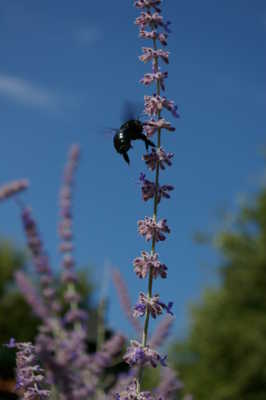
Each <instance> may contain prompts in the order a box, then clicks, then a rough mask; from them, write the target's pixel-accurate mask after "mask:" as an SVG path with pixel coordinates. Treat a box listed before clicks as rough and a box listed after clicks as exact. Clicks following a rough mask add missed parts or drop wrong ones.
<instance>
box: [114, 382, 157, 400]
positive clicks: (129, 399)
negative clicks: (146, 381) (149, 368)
mask: <svg viewBox="0 0 266 400" xmlns="http://www.w3.org/2000/svg"><path fill="white" fill-rule="evenodd" d="M114 396H115V400H153V399H154V398H153V396H152V394H151V393H150V392H147V391H146V392H139V391H138V390H137V381H136V379H134V381H132V382H131V383H130V384H129V385H128V386H127V387H126V389H125V390H124V391H122V392H120V393H115V395H114Z"/></svg>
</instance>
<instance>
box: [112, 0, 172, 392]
mask: <svg viewBox="0 0 266 400" xmlns="http://www.w3.org/2000/svg"><path fill="white" fill-rule="evenodd" d="M161 3H162V2H161V0H139V1H135V2H134V4H135V7H136V8H137V9H140V10H141V14H140V16H139V17H137V18H136V21H135V22H136V25H137V26H138V27H139V35H140V37H141V38H144V39H146V40H151V41H152V47H143V48H142V51H143V54H142V55H141V56H140V57H139V58H140V60H141V61H142V62H144V63H147V62H148V61H151V63H152V72H149V73H146V74H145V75H144V77H143V78H142V79H141V83H143V84H144V85H145V86H147V85H150V84H152V83H155V88H156V89H155V93H154V94H153V95H151V96H144V105H145V108H144V112H145V114H146V115H148V116H149V117H150V119H149V120H147V121H146V122H145V123H144V129H145V131H146V134H147V136H148V137H151V136H152V135H154V134H155V133H157V148H156V150H155V149H152V151H151V153H149V154H145V155H144V156H143V160H144V162H145V163H146V166H147V167H148V169H149V170H150V171H153V172H155V178H154V181H150V180H148V179H147V178H146V175H145V174H143V173H141V175H140V182H141V190H142V198H143V200H144V201H148V200H149V199H153V216H152V217H145V218H144V219H143V220H140V221H138V231H139V234H140V235H141V236H143V237H144V238H145V239H146V241H151V250H150V252H147V251H143V252H142V254H141V257H137V258H136V259H135V260H134V261H133V265H134V269H135V273H136V275H137V276H138V277H139V278H147V279H148V290H147V293H146V294H145V293H143V292H141V293H140V294H139V298H138V302H137V304H136V305H135V307H134V310H133V316H135V317H144V318H145V321H144V328H143V334H142V340H141V342H139V341H137V340H131V342H130V346H129V347H128V349H127V351H126V354H125V356H124V360H125V361H126V362H127V363H128V364H129V365H130V366H131V367H136V366H137V367H138V368H139V370H138V374H137V376H136V379H135V380H133V381H132V382H131V383H130V384H129V385H128V387H127V389H126V390H125V391H124V392H122V393H117V398H118V399H128V398H130V399H147V400H148V399H152V398H153V395H152V393H151V392H147V391H146V392H143V391H142V374H143V368H144V366H145V365H151V366H152V367H157V365H159V364H160V365H161V366H166V356H162V355H160V354H159V353H158V352H157V350H156V349H155V348H152V346H151V345H150V344H148V330H149V320H150V317H152V318H154V319H155V318H157V317H158V316H159V315H161V314H162V313H163V312H166V313H169V314H171V315H172V310H171V309H172V306H173V303H172V302H169V303H167V304H166V303H164V302H162V301H161V299H160V296H159V294H153V280H154V279H156V278H158V277H160V278H166V277H167V267H166V266H165V264H163V263H161V262H160V261H159V256H158V254H157V253H156V243H158V242H160V241H164V240H165V239H166V234H169V233H170V229H169V227H168V225H167V221H166V219H160V220H158V205H159V203H160V202H161V200H162V199H163V198H165V199H169V198H170V194H169V192H170V191H172V190H173V186H172V185H168V184H167V185H162V186H161V185H160V183H159V172H160V169H165V167H166V165H167V166H170V165H171V163H172V157H173V154H172V153H167V152H166V151H165V150H164V149H163V148H162V145H161V142H162V140H161V136H162V131H163V129H164V130H168V131H174V130H175V128H174V127H173V126H172V125H171V123H170V122H169V121H167V120H165V119H164V118H163V117H162V111H163V110H164V109H166V110H168V111H170V112H171V113H172V115H173V116H174V117H178V116H179V115H178V113H177V106H176V105H175V104H174V102H173V101H172V100H169V99H167V98H166V97H165V96H162V95H161V91H164V90H165V83H164V80H165V79H166V78H167V77H168V73H167V72H166V71H162V70H161V69H160V66H159V62H160V61H163V62H164V63H166V64H168V62H169V53H168V52H167V51H166V50H165V49H164V48H159V47H158V45H162V46H166V45H167V37H168V34H169V32H170V31H169V25H170V22H169V21H165V20H164V18H163V16H162V15H161V8H160V6H161ZM172 386H173V387H174V390H175V389H176V385H172ZM158 391H159V392H160V389H158ZM155 397H156V395H155ZM167 397H168V398H169V395H167Z"/></svg>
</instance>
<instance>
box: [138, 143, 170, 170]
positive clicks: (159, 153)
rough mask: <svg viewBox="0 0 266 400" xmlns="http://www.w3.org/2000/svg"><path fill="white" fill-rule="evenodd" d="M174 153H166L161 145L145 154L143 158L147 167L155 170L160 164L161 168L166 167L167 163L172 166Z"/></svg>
mask: <svg viewBox="0 0 266 400" xmlns="http://www.w3.org/2000/svg"><path fill="white" fill-rule="evenodd" d="M173 157H174V154H173V153H166V152H165V151H164V150H163V149H162V148H161V147H159V148H157V149H156V150H155V149H152V150H151V153H150V154H145V155H144V156H143V160H144V161H145V163H146V165H147V167H148V168H149V169H150V170H151V171H154V170H155V169H156V166H157V165H159V168H160V169H165V166H166V165H167V166H168V167H170V166H171V165H172V158H173Z"/></svg>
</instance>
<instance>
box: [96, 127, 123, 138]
mask: <svg viewBox="0 0 266 400" xmlns="http://www.w3.org/2000/svg"><path fill="white" fill-rule="evenodd" d="M117 131H118V129H117V128H102V129H100V130H99V131H98V133H99V134H100V135H102V136H104V137H106V138H108V139H110V138H113V137H114V135H115V134H116V132H117Z"/></svg>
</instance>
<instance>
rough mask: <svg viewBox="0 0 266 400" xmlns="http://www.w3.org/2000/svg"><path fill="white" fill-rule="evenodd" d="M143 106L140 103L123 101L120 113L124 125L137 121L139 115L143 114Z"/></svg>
mask: <svg viewBox="0 0 266 400" xmlns="http://www.w3.org/2000/svg"><path fill="white" fill-rule="evenodd" d="M142 110H143V104H141V103H140V102H133V101H129V100H125V101H124V103H123V106H122V111H121V120H122V122H123V123H124V122H125V121H129V120H131V119H139V116H140V114H141V113H142V112H143V111H142Z"/></svg>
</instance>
